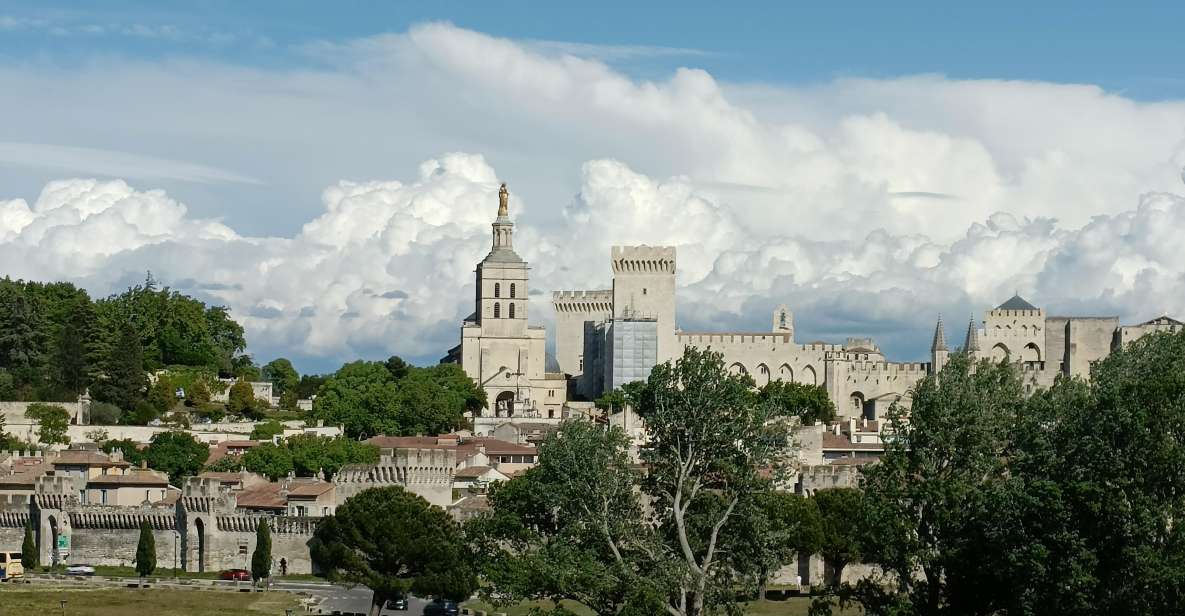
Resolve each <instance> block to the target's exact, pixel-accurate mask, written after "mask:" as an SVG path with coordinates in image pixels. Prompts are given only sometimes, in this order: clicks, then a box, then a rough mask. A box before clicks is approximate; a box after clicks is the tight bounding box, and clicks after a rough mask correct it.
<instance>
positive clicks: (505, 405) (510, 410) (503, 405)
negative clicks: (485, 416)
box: [494, 391, 514, 417]
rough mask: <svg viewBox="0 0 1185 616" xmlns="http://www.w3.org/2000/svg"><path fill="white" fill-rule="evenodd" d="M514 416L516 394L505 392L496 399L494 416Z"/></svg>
mask: <svg viewBox="0 0 1185 616" xmlns="http://www.w3.org/2000/svg"><path fill="white" fill-rule="evenodd" d="M512 415H514V392H513V391H504V392H502V393H500V394H498V397H497V398H495V399H494V416H495V417H510V416H512Z"/></svg>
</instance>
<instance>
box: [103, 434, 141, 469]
mask: <svg viewBox="0 0 1185 616" xmlns="http://www.w3.org/2000/svg"><path fill="white" fill-rule="evenodd" d="M99 449H101V450H102V451H103V452H104V453H111V452H113V451H118V452H120V453H121V454H123V459H124V460H125V461H126V462H127V463H128V464H131V465H133V466H138V465H139V464H140V461H141V460H143V459H144V452H143V451H141V450H140V444H139V443H137V442H136V441H133V440H132V439H130V438H122V439H110V440H107V441H103V444H101V445H99Z"/></svg>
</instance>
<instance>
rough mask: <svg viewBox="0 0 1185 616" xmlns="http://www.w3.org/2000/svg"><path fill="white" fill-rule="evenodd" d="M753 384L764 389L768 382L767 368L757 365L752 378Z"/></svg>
mask: <svg viewBox="0 0 1185 616" xmlns="http://www.w3.org/2000/svg"><path fill="white" fill-rule="evenodd" d="M753 380H754V382H756V383H757V386H758V387H765V386H766V385H768V384H769V382H770V373H769V366H767V365H765V364H757V374H755V375H754V376H753Z"/></svg>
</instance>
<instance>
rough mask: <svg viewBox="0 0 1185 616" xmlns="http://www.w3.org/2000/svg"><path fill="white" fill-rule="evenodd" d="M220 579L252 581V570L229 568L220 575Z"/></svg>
mask: <svg viewBox="0 0 1185 616" xmlns="http://www.w3.org/2000/svg"><path fill="white" fill-rule="evenodd" d="M218 577H219V578H220V579H223V580H231V581H232V582H250V581H251V572H250V571H247V570H246V569H227V570H226V571H223V572H222V573H220V574H219V575H218Z"/></svg>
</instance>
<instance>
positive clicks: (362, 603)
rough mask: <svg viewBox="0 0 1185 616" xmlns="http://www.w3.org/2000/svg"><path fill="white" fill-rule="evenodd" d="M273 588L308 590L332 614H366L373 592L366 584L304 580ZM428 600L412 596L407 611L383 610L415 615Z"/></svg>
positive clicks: (277, 585)
mask: <svg viewBox="0 0 1185 616" xmlns="http://www.w3.org/2000/svg"><path fill="white" fill-rule="evenodd" d="M272 588H274V589H280V590H298V591H301V592H307V593H309V594H310V595H313V596H314V597H318V598H320V599H321V604H320V608H321V611H323V612H325V613H327V614H332V613H333V612H335V611H341V612H345V613H358V614H365V613H367V611H368V610H370V597H371V594H372V593H371V592H370V589H369V588H366V587H365V586H355V587H354V588H352V589H351V588H347V587H345V586H332V585H329V584H315V583H314V584H309V583H304V582H277V583H275V584H272ZM426 605H428V602H427V601H425V600H423V599H417V598H415V597H412V598H411V599H409V600H408V602H407V611H406V612H396V611H393V610H383V614H407V615H409V616H414V615H418V614H423V613H424V606H426Z"/></svg>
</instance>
